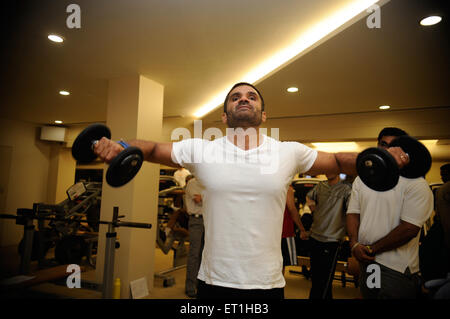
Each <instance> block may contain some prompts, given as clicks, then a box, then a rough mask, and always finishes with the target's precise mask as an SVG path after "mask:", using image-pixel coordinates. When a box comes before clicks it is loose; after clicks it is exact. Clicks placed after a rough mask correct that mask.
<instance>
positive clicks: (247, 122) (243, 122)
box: [227, 107, 262, 129]
mask: <svg viewBox="0 0 450 319" xmlns="http://www.w3.org/2000/svg"><path fill="white" fill-rule="evenodd" d="M251 111H254V108H253V107H252V108H251ZM261 123H262V112H259V113H258V112H236V111H234V112H231V111H228V112H227V125H228V127H231V128H238V127H242V128H244V129H245V128H248V127H258V126H259V125H261Z"/></svg>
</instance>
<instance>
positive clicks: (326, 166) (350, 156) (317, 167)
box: [306, 147, 409, 176]
mask: <svg viewBox="0 0 450 319" xmlns="http://www.w3.org/2000/svg"><path fill="white" fill-rule="evenodd" d="M387 151H388V152H389V153H390V154H391V155H392V157H393V158H394V159H395V161H396V162H397V165H398V166H399V168H402V167H404V166H405V165H407V164H408V163H409V159H408V158H407V157H406V156H404V154H405V153H404V151H403V150H402V149H401V148H400V147H390V148H389V149H388V150H387ZM358 154H359V153H355V152H340V153H327V152H320V151H318V152H317V158H316V160H315V162H314V164H313V165H312V166H311V168H310V169H309V171H308V172H306V173H307V174H308V175H312V176H315V175H319V174H325V175H327V174H330V175H332V174H340V173H344V174H346V175H352V176H356V175H358V173H357V171H356V158H357V157H358Z"/></svg>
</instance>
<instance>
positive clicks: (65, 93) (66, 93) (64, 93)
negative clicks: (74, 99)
mask: <svg viewBox="0 0 450 319" xmlns="http://www.w3.org/2000/svg"><path fill="white" fill-rule="evenodd" d="M59 94H61V95H70V92H67V91H59Z"/></svg>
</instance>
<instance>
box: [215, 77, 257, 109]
mask: <svg viewBox="0 0 450 319" xmlns="http://www.w3.org/2000/svg"><path fill="white" fill-rule="evenodd" d="M242 85H247V86H250V87H252V88H253V89H255V91H256V92H258V95H259V98H260V99H261V111H264V99H263V97H262V95H261V92H259V90H258V89H257V88H256V87H255V86H254V85H253V84H250V83H247V82H239V83H236V84H235V85H233V87H232V88H231V89H230V91H228V94H227V96H226V97H225V101H224V102H223V112H224V113H227V103H228V98H229V97H230V93H231V91H233V90H234V89H235V88H237V87H238V86H242Z"/></svg>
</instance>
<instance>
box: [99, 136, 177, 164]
mask: <svg viewBox="0 0 450 319" xmlns="http://www.w3.org/2000/svg"><path fill="white" fill-rule="evenodd" d="M127 143H128V144H129V145H130V146H135V147H138V148H140V149H141V151H142V153H143V154H144V160H146V161H148V162H152V163H159V164H164V165H167V166H171V167H180V165H178V164H177V163H175V162H174V161H173V160H172V143H158V142H152V141H143V140H131V141H128V142H127ZM123 149H124V148H123V146H122V145H120V144H119V143H117V142H114V141H112V140H110V139H107V138H106V137H102V138H101V139H100V140H99V141H98V143H97V144H95V146H94V153H95V154H96V155H97V156H98V157H100V159H101V160H103V161H104V162H106V163H110V162H111V161H112V160H113V159H114V158H115V157H116V156H117V155H118V154H119V153H120V152H122V151H123Z"/></svg>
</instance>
